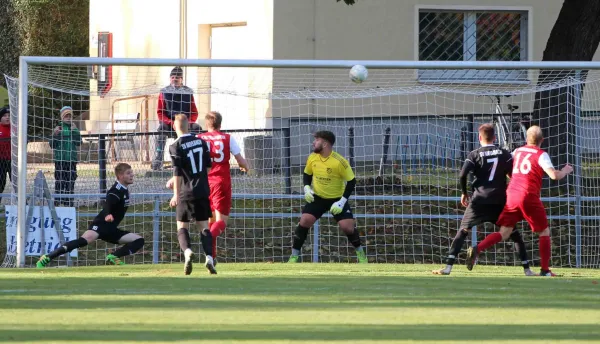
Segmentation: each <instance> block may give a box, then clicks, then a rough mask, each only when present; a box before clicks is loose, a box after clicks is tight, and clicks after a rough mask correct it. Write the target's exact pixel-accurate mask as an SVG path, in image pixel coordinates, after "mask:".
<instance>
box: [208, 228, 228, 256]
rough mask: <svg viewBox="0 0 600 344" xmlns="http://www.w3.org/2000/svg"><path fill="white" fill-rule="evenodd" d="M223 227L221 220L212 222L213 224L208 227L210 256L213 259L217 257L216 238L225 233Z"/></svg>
mask: <svg viewBox="0 0 600 344" xmlns="http://www.w3.org/2000/svg"><path fill="white" fill-rule="evenodd" d="M225 227H226V225H225V222H224V221H223V220H219V221H216V222H213V224H212V225H210V234H211V236H212V256H213V258H215V257H216V256H217V237H218V236H219V235H221V233H223V231H225Z"/></svg>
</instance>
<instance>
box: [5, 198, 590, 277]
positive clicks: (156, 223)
mask: <svg viewBox="0 0 600 344" xmlns="http://www.w3.org/2000/svg"><path fill="white" fill-rule="evenodd" d="M0 196H1V197H3V198H4V197H10V196H11V195H10V194H0ZM52 196H53V197H54V198H57V199H58V198H75V199H88V200H89V199H94V200H100V199H103V198H105V195H104V194H99V193H82V194H72V195H64V194H53V195H52ZM171 197H172V194H171V193H133V194H131V199H132V200H136V199H145V200H148V201H149V202H154V206H153V208H152V209H153V210H152V211H151V212H136V213H133V212H128V213H127V214H126V215H125V216H126V217H152V219H153V226H152V238H153V240H152V263H153V264H158V263H159V246H158V244H159V241H160V239H159V238H160V218H162V217H171V218H173V217H174V216H175V212H173V211H161V210H160V204H161V203H163V202H165V201H166V200H168V199H170V198H171ZM232 197H233V198H234V199H297V200H302V199H304V196H303V195H287V194H233V195H232ZM352 199H355V200H368V201H398V202H403V201H412V202H459V201H460V197H444V196H425V195H414V196H393V195H389V196H385V195H377V196H353V197H352ZM542 201H544V202H549V203H557V202H564V203H571V202H572V203H576V204H581V202H584V201H600V196H599V197H581V196H580V197H542ZM77 215H78V216H81V217H86V218H87V217H95V216H96V215H98V212H78V213H77ZM299 216H300V214H299V213H295V212H288V213H273V212H271V213H235V212H234V213H231V214H230V217H232V218H236V217H237V218H273V219H275V218H278V219H285V218H296V217H299ZM354 216H355V217H356V218H359V219H425V220H460V219H461V218H462V215H457V214H354ZM324 217H326V218H329V217H332V216H331V214H329V213H326V214H325V215H324ZM548 219H549V220H567V221H575V223H576V225H578V226H581V221H583V220H600V216H582V215H580V212H579V213H577V212H576V215H549V216H548ZM319 227H320V225H319V221H317V222H316V223H315V225H314V227H313V251H312V252H313V256H312V261H313V262H315V263H316V262H318V261H319V240H318V239H319V236H320V228H319ZM575 233H576V236H581V230H580V229H579V230H578V229H576V231H575ZM471 235H472V239H473V240H474V241H473V242H474V243H476V241H477V228H473V231H472V234H471ZM575 242H576V246H577V245H579V246H581V238H575ZM575 251H576V262H577V263H578V264H577V265H576V266H577V267H579V266H580V264H581V247H576V250H575Z"/></svg>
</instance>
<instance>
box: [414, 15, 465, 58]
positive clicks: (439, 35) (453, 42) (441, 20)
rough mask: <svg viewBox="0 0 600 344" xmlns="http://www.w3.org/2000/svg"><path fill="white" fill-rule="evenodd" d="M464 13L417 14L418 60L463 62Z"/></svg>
mask: <svg viewBox="0 0 600 344" xmlns="http://www.w3.org/2000/svg"><path fill="white" fill-rule="evenodd" d="M463 19H464V13H457V12H420V13H419V60H421V61H462V60H463V47H464V43H463Z"/></svg>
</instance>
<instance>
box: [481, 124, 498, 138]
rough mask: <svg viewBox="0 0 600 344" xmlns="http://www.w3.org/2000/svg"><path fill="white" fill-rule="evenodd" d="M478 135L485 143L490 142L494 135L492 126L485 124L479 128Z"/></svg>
mask: <svg viewBox="0 0 600 344" xmlns="http://www.w3.org/2000/svg"><path fill="white" fill-rule="evenodd" d="M479 135H481V138H482V139H484V140H485V141H486V142H492V141H493V140H494V136H495V135H496V133H495V132H494V126H493V125H491V124H490V123H485V124H482V125H480V126H479Z"/></svg>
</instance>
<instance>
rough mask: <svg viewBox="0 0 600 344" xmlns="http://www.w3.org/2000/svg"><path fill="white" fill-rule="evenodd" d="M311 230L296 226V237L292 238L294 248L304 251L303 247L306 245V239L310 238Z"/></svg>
mask: <svg viewBox="0 0 600 344" xmlns="http://www.w3.org/2000/svg"><path fill="white" fill-rule="evenodd" d="M308 230H309V228H306V227H302V226H300V224H298V226H296V230H295V231H294V236H293V237H292V248H293V249H295V250H300V249H302V245H304V241H306V237H307V236H308Z"/></svg>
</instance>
